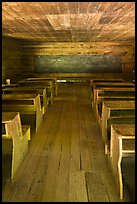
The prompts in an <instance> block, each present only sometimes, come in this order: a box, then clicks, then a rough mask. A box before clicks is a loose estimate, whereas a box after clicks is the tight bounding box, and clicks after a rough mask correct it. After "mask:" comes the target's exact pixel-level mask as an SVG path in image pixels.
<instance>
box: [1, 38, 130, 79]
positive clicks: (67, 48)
mask: <svg viewBox="0 0 137 204" xmlns="http://www.w3.org/2000/svg"><path fill="white" fill-rule="evenodd" d="M2 52H3V53H2V81H5V79H6V78H10V79H11V80H12V81H14V82H16V81H18V80H19V79H20V78H21V74H23V73H24V72H26V71H27V72H33V71H34V56H37V55H103V54H112V55H119V56H120V57H121V59H122V70H123V73H124V77H126V76H127V79H129V75H130V77H132V70H133V69H134V44H132V43H128V42H121V43H120V42H93V43H92V42H90V43H89V42H83V43H81V42H74V43H48V42H47V43H38V42H29V41H28V42H27V41H24V42H23V41H21V40H15V39H11V38H3V40H2ZM55 75H56V74H55ZM61 75H63V74H58V76H59V77H60V76H61ZM86 75H87V74H69V76H75V77H76V76H86ZM65 76H66V75H65ZM88 76H89V74H88ZM109 76H110V77H111V74H109ZM112 77H113V73H112ZM112 77H111V78H112Z"/></svg>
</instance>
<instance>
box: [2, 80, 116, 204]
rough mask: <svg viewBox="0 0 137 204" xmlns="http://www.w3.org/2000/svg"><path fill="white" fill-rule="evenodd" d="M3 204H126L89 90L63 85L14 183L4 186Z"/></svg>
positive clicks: (79, 85)
mask: <svg viewBox="0 0 137 204" xmlns="http://www.w3.org/2000/svg"><path fill="white" fill-rule="evenodd" d="M2 201H3V202H6V201H7V202H48V201H49V202H83V201H85V202H96V201H99V202H103V201H105V202H117V201H120V199H119V194H118V192H117V189H116V186H115V183H114V180H113V177H112V173H111V169H110V166H109V163H108V159H107V157H106V155H105V154H104V146H103V142H102V138H101V132H100V130H99V125H98V123H97V122H96V117H95V115H94V111H93V109H92V107H91V101H90V90H89V86H88V85H86V84H84V85H82V84H73V83H72V84H70V83H68V84H59V87H58V96H57V97H56V98H55V100H54V102H53V104H52V105H50V107H49V108H48V111H47V113H46V115H45V116H44V120H43V122H42V124H41V126H40V128H39V130H38V132H37V134H35V135H34V137H33V138H32V140H31V141H30V144H29V152H28V154H27V156H26V158H25V159H24V161H23V163H22V164H21V166H20V168H19V169H18V171H17V173H16V176H15V179H14V181H13V182H12V183H11V182H9V181H7V182H6V184H5V186H3V189H2Z"/></svg>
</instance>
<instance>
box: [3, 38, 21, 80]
mask: <svg viewBox="0 0 137 204" xmlns="http://www.w3.org/2000/svg"><path fill="white" fill-rule="evenodd" d="M21 58H22V54H21V47H20V40H15V39H11V38H7V37H3V38H2V83H5V79H6V78H10V79H11V83H13V82H15V81H18V80H19V78H18V77H19V76H21V73H23V72H24V70H23V66H22V64H21V63H22V60H21Z"/></svg>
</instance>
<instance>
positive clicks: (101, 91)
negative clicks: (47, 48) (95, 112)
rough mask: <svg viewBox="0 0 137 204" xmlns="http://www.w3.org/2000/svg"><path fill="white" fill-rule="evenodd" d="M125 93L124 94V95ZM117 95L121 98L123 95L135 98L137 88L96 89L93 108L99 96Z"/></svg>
mask: <svg viewBox="0 0 137 204" xmlns="http://www.w3.org/2000/svg"><path fill="white" fill-rule="evenodd" d="M123 92H124V93H123ZM110 94H111V95H112V96H113V95H116V94H117V96H118V95H119V96H121V95H122V94H126V95H129V96H131V95H132V96H135V87H124V86H123V87H119V86H117V87H109V86H108V87H96V88H94V91H93V106H94V104H96V103H97V100H98V96H99V95H106V96H107V95H110Z"/></svg>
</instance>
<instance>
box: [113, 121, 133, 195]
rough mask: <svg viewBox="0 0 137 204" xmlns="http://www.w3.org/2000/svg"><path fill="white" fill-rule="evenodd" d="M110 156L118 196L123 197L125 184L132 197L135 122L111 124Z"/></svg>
mask: <svg viewBox="0 0 137 204" xmlns="http://www.w3.org/2000/svg"><path fill="white" fill-rule="evenodd" d="M132 155H133V156H132ZM110 156H111V165H112V171H113V174H114V178H115V181H116V184H117V186H118V189H119V192H120V198H121V199H123V193H124V190H123V189H124V185H125V186H126V185H127V187H128V190H129V191H130V193H131V194H132V196H133V199H134V197H135V124H132V125H131V124H126V125H125V124H117V125H111V146H110ZM132 191H134V192H132Z"/></svg>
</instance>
